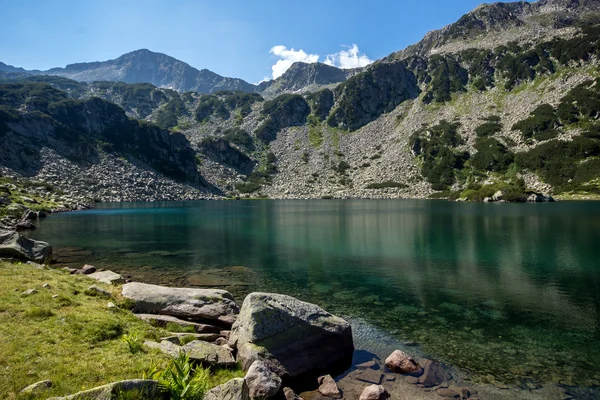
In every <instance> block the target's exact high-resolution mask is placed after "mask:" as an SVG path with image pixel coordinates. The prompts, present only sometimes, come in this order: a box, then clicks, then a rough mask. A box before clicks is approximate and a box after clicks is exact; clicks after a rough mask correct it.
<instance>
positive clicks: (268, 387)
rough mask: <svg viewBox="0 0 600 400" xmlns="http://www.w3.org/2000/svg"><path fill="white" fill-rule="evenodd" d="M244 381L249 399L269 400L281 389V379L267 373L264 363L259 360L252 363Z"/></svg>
mask: <svg viewBox="0 0 600 400" xmlns="http://www.w3.org/2000/svg"><path fill="white" fill-rule="evenodd" d="M244 380H245V381H246V384H247V385H248V389H249V392H250V398H251V399H261V400H262V399H269V398H271V397H273V396H275V395H276V394H277V392H279V388H281V378H280V377H279V376H278V375H277V374H275V373H273V372H271V371H269V368H268V367H267V366H266V365H265V363H263V362H262V361H260V360H257V361H254V363H253V364H252V365H251V366H250V369H248V373H246V376H245V377H244Z"/></svg>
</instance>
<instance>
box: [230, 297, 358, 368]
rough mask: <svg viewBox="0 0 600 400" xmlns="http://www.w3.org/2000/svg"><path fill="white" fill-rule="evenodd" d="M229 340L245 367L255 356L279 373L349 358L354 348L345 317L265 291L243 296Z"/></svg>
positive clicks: (321, 366)
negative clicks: (244, 297)
mask: <svg viewBox="0 0 600 400" xmlns="http://www.w3.org/2000/svg"><path fill="white" fill-rule="evenodd" d="M229 344H230V345H231V346H232V347H234V348H237V350H238V361H241V363H242V367H243V368H244V369H245V370H247V369H248V368H250V366H251V365H252V363H253V362H254V361H256V360H257V359H260V360H262V361H264V362H265V363H266V364H267V365H268V366H269V368H270V369H271V370H272V371H273V372H276V373H277V374H278V375H279V376H282V377H287V376H289V377H297V376H299V375H302V374H305V373H314V372H315V371H318V370H325V369H327V368H328V367H330V366H331V365H333V364H335V363H338V362H340V361H342V360H343V361H345V360H346V359H348V362H350V360H351V357H352V352H353V351H354V344H353V342H352V330H351V327H350V324H348V322H346V321H344V320H343V319H341V318H339V317H336V316H334V315H332V314H330V313H328V312H326V311H325V310H323V309H321V308H319V307H318V306H316V305H314V304H310V303H305V302H303V301H300V300H297V299H295V298H293V297H290V296H285V295H281V294H269V293H251V294H249V295H248V296H246V299H245V300H244V303H243V305H242V309H241V311H240V315H239V318H238V320H237V322H236V323H235V324H234V325H233V327H232V330H231V336H230V339H229ZM299 355H302V356H301V357H299Z"/></svg>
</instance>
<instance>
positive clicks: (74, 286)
mask: <svg viewBox="0 0 600 400" xmlns="http://www.w3.org/2000/svg"><path fill="white" fill-rule="evenodd" d="M44 284H48V285H50V287H49V288H43V285H44ZM92 284H95V285H97V286H101V287H102V288H104V289H106V290H108V291H109V292H110V293H111V294H112V297H111V298H107V297H98V296H91V295H89V292H88V294H86V290H87V289H88V287H89V286H90V285H92ZM28 289H35V290H37V293H35V294H31V295H28V296H23V295H21V293H22V292H23V291H25V290H28ZM53 296H54V297H53ZM109 301H110V302H113V303H114V304H116V305H117V307H118V308H109V307H108V306H107V305H108V302H109ZM164 336H168V333H167V332H166V331H163V330H162V329H159V328H154V327H152V326H150V325H149V324H147V323H145V322H143V321H141V320H139V319H138V318H136V317H135V316H133V314H132V313H131V311H129V309H128V302H127V301H126V299H124V298H123V297H122V296H121V294H120V288H117V287H111V286H108V285H103V284H100V283H98V282H96V281H93V280H91V279H89V278H87V277H85V276H81V275H67V274H66V273H63V272H62V271H58V270H52V269H38V268H36V267H35V266H32V265H28V264H11V263H7V262H2V261H0V398H2V399H34V398H40V399H41V398H44V399H45V398H47V397H51V396H64V395H68V394H73V393H76V392H78V391H81V390H86V389H90V388H93V387H96V386H100V385H103V384H106V383H110V382H114V381H118V380H123V379H135V378H142V377H144V376H145V375H146V374H147V373H148V372H149V371H150V370H152V369H153V368H159V369H160V368H164V367H165V366H166V365H167V364H168V362H169V357H168V356H166V355H164V354H162V353H159V352H157V351H156V350H154V351H147V350H145V349H142V351H138V352H135V353H132V351H131V350H130V346H129V345H128V343H127V342H126V340H124V337H127V338H129V339H130V340H131V338H136V339H137V340H138V341H139V342H141V341H143V340H144V339H151V340H157V339H159V338H160V337H164ZM239 375H240V372H239V371H218V372H216V373H213V374H212V375H211V378H210V381H211V382H210V384H209V385H210V386H211V387H212V386H215V385H217V384H220V383H223V382H225V381H227V380H229V379H230V378H231V377H235V376H239ZM46 379H50V380H52V381H53V383H54V385H53V388H52V389H51V390H50V391H48V392H44V393H43V394H42V395H40V396H39V397H35V396H24V395H20V394H19V391H20V390H21V389H23V388H24V387H26V386H28V385H30V384H32V383H35V382H38V381H41V380H46Z"/></svg>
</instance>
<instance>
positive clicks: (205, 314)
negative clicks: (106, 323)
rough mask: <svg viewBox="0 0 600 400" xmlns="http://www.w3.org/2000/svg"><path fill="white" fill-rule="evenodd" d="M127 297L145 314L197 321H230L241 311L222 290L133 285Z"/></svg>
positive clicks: (127, 288)
mask: <svg viewBox="0 0 600 400" xmlns="http://www.w3.org/2000/svg"><path fill="white" fill-rule="evenodd" d="M123 296H124V297H126V298H128V299H130V300H133V301H134V302H135V308H136V309H137V310H138V311H140V312H144V313H155V314H165V315H171V316H174V317H182V318H188V319H194V320H214V321H220V322H223V323H227V322H228V316H230V315H232V314H237V313H238V312H239V308H238V306H237V304H235V301H234V300H233V296H232V295H231V293H229V292H227V291H226V290H220V289H190V288H170V287H165V286H158V285H149V284H146V283H139V282H132V283H127V284H125V285H124V286H123Z"/></svg>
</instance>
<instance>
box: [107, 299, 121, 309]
mask: <svg viewBox="0 0 600 400" xmlns="http://www.w3.org/2000/svg"><path fill="white" fill-rule="evenodd" d="M106 308H109V309H111V310H113V309H114V310H116V309H118V308H119V307H117V305H116V304H115V303H113V302H111V301H109V302H108V303H107V304H106Z"/></svg>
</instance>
